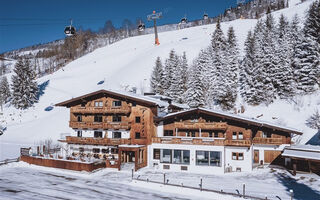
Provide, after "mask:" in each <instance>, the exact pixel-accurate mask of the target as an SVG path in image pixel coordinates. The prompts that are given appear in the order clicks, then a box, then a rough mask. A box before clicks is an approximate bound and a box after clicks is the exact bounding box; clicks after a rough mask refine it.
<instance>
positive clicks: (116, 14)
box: [0, 0, 236, 53]
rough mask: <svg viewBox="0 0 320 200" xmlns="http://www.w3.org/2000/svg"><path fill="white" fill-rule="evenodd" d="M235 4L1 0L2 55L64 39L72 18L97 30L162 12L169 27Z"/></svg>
mask: <svg viewBox="0 0 320 200" xmlns="http://www.w3.org/2000/svg"><path fill="white" fill-rule="evenodd" d="M235 4H236V0H184V1H182V0H158V1H155V0H121V1H116V0H51V1H49V0H0V8H1V12H0V53H3V52H5V51H9V50H13V49H18V48H22V47H26V46H30V45H35V44H39V43H46V42H50V41H54V40H57V39H61V38H63V37H64V33H63V29H64V27H65V26H66V25H68V23H69V19H70V18H72V19H73V21H74V25H75V26H76V27H80V26H82V27H83V28H84V29H88V28H90V29H92V30H98V29H99V28H100V27H102V26H103V25H104V22H105V21H106V20H108V19H110V20H112V22H113V24H114V25H115V26H116V27H119V26H121V24H122V21H123V20H124V19H126V18H127V19H130V20H131V21H132V22H135V21H136V19H138V18H142V19H144V20H145V22H146V15H148V14H151V12H152V11H153V10H156V11H162V12H163V18H162V19H161V20H160V21H159V24H167V23H176V22H178V21H179V20H180V19H181V18H182V17H183V16H184V15H185V14H186V15H187V18H188V19H189V20H193V19H199V18H201V17H202V15H203V13H204V11H205V12H207V13H208V14H209V16H216V15H218V14H220V13H223V11H224V9H225V8H228V7H230V6H235ZM146 25H147V26H150V25H152V24H151V22H146Z"/></svg>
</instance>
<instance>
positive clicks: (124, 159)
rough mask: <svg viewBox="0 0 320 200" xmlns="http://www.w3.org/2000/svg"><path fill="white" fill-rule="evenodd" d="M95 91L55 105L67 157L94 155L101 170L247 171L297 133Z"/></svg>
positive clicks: (271, 158) (274, 154)
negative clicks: (61, 114)
mask: <svg viewBox="0 0 320 200" xmlns="http://www.w3.org/2000/svg"><path fill="white" fill-rule="evenodd" d="M155 97H156V96H153V97H150V96H142V95H141V96H140V95H136V94H129V93H126V94H125V93H119V92H113V91H107V90H99V91H97V92H93V93H90V94H87V95H84V96H81V97H77V98H74V99H71V100H68V101H65V102H62V103H59V104H57V106H64V107H67V108H70V121H69V126H70V127H71V128H72V129H73V130H74V131H73V133H71V134H70V135H69V136H66V137H65V138H64V139H62V140H61V142H64V143H65V144H66V146H67V148H66V149H67V151H68V152H67V154H68V155H70V156H72V157H77V158H80V159H84V158H88V157H94V158H95V159H103V160H105V161H106V166H107V167H113V168H118V169H121V166H122V164H124V163H134V165H135V169H136V170H138V169H140V168H142V167H145V166H149V167H150V168H154V169H157V170H164V171H179V172H180V171H187V172H195V173H205V174H210V173H211V174H217V173H225V172H233V171H247V172H248V171H251V170H252V168H253V167H254V166H255V165H259V164H260V165H262V164H264V163H267V164H269V163H273V162H276V161H277V159H278V158H279V155H280V154H281V152H282V150H283V149H284V147H286V146H290V144H291V137H292V135H293V134H302V133H301V132H300V131H297V130H295V129H290V128H286V127H280V126H277V125H273V124H270V123H263V122H259V121H257V120H252V119H248V118H244V117H240V116H239V115H232V114H228V113H223V112H217V111H213V110H207V109H202V108H197V109H186V110H183V109H185V108H186V107H185V106H183V105H179V104H174V103H173V102H172V101H171V100H168V99H167V98H164V97H161V98H158V97H159V96H157V98H155Z"/></svg>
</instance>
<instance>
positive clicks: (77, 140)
mask: <svg viewBox="0 0 320 200" xmlns="http://www.w3.org/2000/svg"><path fill="white" fill-rule="evenodd" d="M65 142H66V143H68V144H86V145H120V144H131V140H130V139H120V138H119V139H115V138H92V137H73V136H67V137H66V140H65Z"/></svg>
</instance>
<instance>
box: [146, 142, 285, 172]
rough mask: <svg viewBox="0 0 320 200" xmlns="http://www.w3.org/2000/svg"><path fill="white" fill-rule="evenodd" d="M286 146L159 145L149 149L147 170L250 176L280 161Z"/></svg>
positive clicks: (155, 144)
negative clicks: (242, 173)
mask: <svg viewBox="0 0 320 200" xmlns="http://www.w3.org/2000/svg"><path fill="white" fill-rule="evenodd" d="M283 148H284V146H281V145H280V146H270V145H269V146H254V145H252V146H250V147H237V146H212V145H183V144H158V143H153V144H152V145H149V146H148V152H149V153H148V166H149V167H150V168H154V169H156V170H162V171H176V172H191V173H202V174H223V173H227V172H250V171H252V169H253V167H254V166H258V165H262V164H270V163H272V162H274V161H275V160H277V159H279V157H280V156H281V155H280V154H281V152H282V150H283Z"/></svg>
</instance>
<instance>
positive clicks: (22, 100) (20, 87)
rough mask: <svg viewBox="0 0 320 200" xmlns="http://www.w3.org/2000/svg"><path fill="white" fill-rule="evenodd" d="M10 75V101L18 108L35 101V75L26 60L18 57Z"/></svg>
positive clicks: (29, 105)
mask: <svg viewBox="0 0 320 200" xmlns="http://www.w3.org/2000/svg"><path fill="white" fill-rule="evenodd" d="M13 71H14V73H15V74H14V75H12V101H11V103H12V104H13V105H14V106H15V107H16V108H18V109H26V108H28V107H31V106H32V105H33V104H34V103H35V102H37V94H38V86H37V82H36V80H35V78H36V75H35V72H34V71H33V67H31V65H30V62H29V61H28V60H26V59H25V60H21V59H19V60H18V62H17V63H16V65H15V67H14V70H13Z"/></svg>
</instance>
